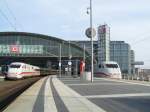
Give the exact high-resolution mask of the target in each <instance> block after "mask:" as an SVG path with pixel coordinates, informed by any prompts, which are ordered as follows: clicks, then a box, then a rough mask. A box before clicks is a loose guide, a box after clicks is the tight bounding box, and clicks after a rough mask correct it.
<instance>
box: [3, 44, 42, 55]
mask: <svg viewBox="0 0 150 112" xmlns="http://www.w3.org/2000/svg"><path fill="white" fill-rule="evenodd" d="M11 53H19V54H43V45H0V54H11Z"/></svg>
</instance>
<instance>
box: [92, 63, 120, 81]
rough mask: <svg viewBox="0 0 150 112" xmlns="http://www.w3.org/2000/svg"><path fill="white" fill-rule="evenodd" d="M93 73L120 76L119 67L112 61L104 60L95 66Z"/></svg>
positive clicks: (96, 75) (98, 75)
mask: <svg viewBox="0 0 150 112" xmlns="http://www.w3.org/2000/svg"><path fill="white" fill-rule="evenodd" d="M94 75H95V77H108V78H115V79H121V78H122V75H121V70H120V67H119V65H118V64H117V62H114V61H105V62H102V63H101V64H99V65H98V66H95V70H94Z"/></svg>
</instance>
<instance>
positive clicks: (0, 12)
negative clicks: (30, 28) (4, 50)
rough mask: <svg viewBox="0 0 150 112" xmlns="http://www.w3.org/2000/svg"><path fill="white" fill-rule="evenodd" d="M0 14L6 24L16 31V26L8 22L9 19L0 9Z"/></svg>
mask: <svg viewBox="0 0 150 112" xmlns="http://www.w3.org/2000/svg"><path fill="white" fill-rule="evenodd" d="M0 14H1V15H2V16H3V17H4V18H5V20H6V21H7V22H8V24H9V25H10V26H11V27H12V28H13V29H14V30H15V31H17V28H16V26H15V25H14V24H13V23H12V22H11V21H10V20H9V18H8V17H7V16H6V15H5V13H4V12H3V11H2V10H1V9H0Z"/></svg>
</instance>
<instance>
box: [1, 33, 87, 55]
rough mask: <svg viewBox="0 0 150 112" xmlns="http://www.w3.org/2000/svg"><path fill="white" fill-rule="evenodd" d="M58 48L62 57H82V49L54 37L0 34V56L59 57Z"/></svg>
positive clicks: (32, 34) (29, 34)
mask: <svg viewBox="0 0 150 112" xmlns="http://www.w3.org/2000/svg"><path fill="white" fill-rule="evenodd" d="M60 46H61V47H60ZM60 48H61V56H62V57H83V49H82V48H80V47H79V46H77V45H75V44H73V43H70V42H69V41H65V40H62V39H58V38H56V37H52V36H47V35H42V34H35V33H27V32H0V56H15V57H59V55H60ZM88 55H89V54H88V52H86V56H88Z"/></svg>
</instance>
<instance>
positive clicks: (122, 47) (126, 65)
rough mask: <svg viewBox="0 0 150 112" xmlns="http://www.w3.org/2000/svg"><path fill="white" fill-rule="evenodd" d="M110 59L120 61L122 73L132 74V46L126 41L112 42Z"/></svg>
mask: <svg viewBox="0 0 150 112" xmlns="http://www.w3.org/2000/svg"><path fill="white" fill-rule="evenodd" d="M110 60H111V61H116V62H118V64H119V66H120V68H121V71H122V73H127V74H131V69H132V68H131V48H130V45H129V44H127V43H125V42H124V41H111V42H110Z"/></svg>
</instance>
